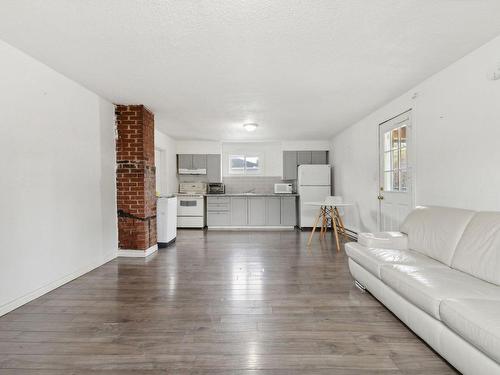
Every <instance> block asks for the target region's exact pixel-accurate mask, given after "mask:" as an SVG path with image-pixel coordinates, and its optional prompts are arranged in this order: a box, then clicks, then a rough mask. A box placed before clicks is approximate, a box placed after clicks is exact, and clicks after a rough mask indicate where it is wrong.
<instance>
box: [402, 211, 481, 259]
mask: <svg viewBox="0 0 500 375" xmlns="http://www.w3.org/2000/svg"><path fill="white" fill-rule="evenodd" d="M474 213H475V212H474V211H470V210H462V209H459V208H448V207H435V206H434V207H431V206H429V207H417V208H416V209H415V210H413V211H412V212H411V213H410V214H409V215H408V217H407V218H406V219H405V221H404V222H403V224H401V232H403V233H406V234H407V235H408V247H409V248H410V249H412V250H414V251H418V252H419V253H422V254H424V255H427V256H429V257H431V258H434V259H436V260H438V261H440V262H441V263H444V264H446V265H447V266H451V261H452V258H453V253H454V252H455V249H456V247H457V244H458V241H459V240H460V237H461V236H462V234H463V232H464V230H465V227H466V226H467V224H469V221H470V220H471V219H472V217H473V216H474Z"/></svg>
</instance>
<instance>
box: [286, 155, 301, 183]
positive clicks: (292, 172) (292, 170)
mask: <svg viewBox="0 0 500 375" xmlns="http://www.w3.org/2000/svg"><path fill="white" fill-rule="evenodd" d="M297 165H298V163H297V151H283V180H296V179H297Z"/></svg>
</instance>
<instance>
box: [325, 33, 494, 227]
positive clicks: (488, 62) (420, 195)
mask: <svg viewBox="0 0 500 375" xmlns="http://www.w3.org/2000/svg"><path fill="white" fill-rule="evenodd" d="M499 51H500V37H498V38H496V39H494V40H493V41H491V42H490V43H488V44H486V45H484V46H483V47H481V48H479V49H478V50H476V51H475V52H473V53H471V54H469V55H467V56H466V57H464V58H462V59H461V60H459V61H458V62H456V63H455V64H453V65H451V66H449V67H448V68H446V69H444V70H443V71H441V72H439V73H437V74H436V75H434V76H432V77H431V78H429V79H427V80H426V81H424V82H423V83H421V84H420V85H418V86H417V87H415V88H414V89H412V90H410V91H409V92H407V93H405V94H404V95H402V96H400V97H399V98H397V99H395V100H394V101H392V102H390V103H388V104H387V105H385V106H384V107H382V108H380V109H378V110H377V111H375V112H373V113H372V114H371V115H369V116H367V117H366V118H364V119H362V120H361V121H359V122H357V123H356V124H354V125H352V126H350V127H349V128H347V129H346V130H344V131H343V132H341V133H340V134H338V135H336V136H335V137H334V138H333V139H332V142H331V153H330V154H331V155H332V162H333V165H334V174H335V191H336V194H338V195H343V196H344V197H345V199H346V200H347V201H350V202H354V203H356V205H357V206H356V208H355V209H353V210H346V221H347V225H348V226H349V227H350V228H352V229H354V230H356V231H373V230H377V229H378V223H377V219H378V200H377V198H376V196H377V191H378V151H377V147H378V125H379V124H380V123H382V122H383V121H385V120H387V119H389V118H391V117H393V116H395V115H397V114H399V113H401V112H404V111H406V110H408V109H409V108H412V109H413V116H414V121H413V126H414V128H413V134H414V162H415V164H416V170H415V174H414V177H415V186H416V190H415V203H416V205H442V206H451V207H462V208H468V209H475V210H496V211H500V194H499V192H500V173H499V170H500V80H497V81H492V80H489V79H487V75H488V74H489V73H491V71H492V67H494V66H495V64H499V63H500V53H499ZM388 78H389V79H390V77H388ZM414 94H417V96H416V98H414Z"/></svg>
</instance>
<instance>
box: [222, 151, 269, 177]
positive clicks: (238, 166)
mask: <svg viewBox="0 0 500 375" xmlns="http://www.w3.org/2000/svg"><path fill="white" fill-rule="evenodd" d="M262 170H263V166H262V157H261V156H260V155H259V154H244V155H243V154H230V155H229V174H230V175H243V176H244V175H260V174H262Z"/></svg>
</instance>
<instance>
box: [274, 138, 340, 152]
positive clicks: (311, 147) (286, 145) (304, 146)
mask: <svg viewBox="0 0 500 375" xmlns="http://www.w3.org/2000/svg"><path fill="white" fill-rule="evenodd" d="M281 149H282V150H283V151H328V150H329V149H330V142H329V140H324V141H307V140H304V141H283V142H281Z"/></svg>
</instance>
